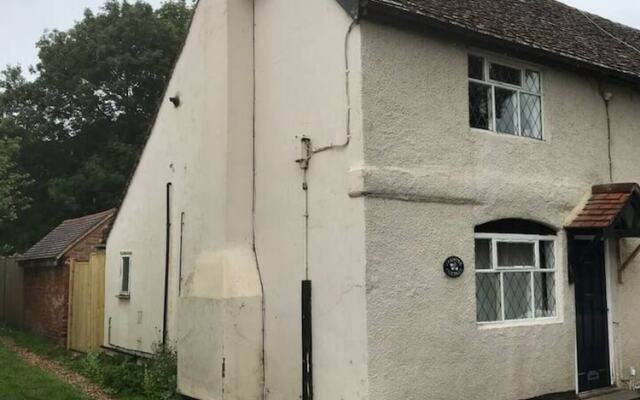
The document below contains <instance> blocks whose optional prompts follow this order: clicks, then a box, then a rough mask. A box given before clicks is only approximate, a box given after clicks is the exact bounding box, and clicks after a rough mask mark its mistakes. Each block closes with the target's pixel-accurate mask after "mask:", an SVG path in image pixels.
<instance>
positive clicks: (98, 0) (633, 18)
mask: <svg viewBox="0 0 640 400" xmlns="http://www.w3.org/2000/svg"><path fill="white" fill-rule="evenodd" d="M147 1H148V2H149V3H151V4H153V5H154V6H158V5H159V4H160V3H162V0H147ZM300 1H304V0H300ZM326 1H330V0H326ZM445 1H446V0H445ZM563 2H565V3H567V4H570V5H573V6H575V7H578V8H582V9H583V10H587V11H590V12H593V13H595V14H599V15H602V16H604V17H607V18H609V19H612V20H614V21H618V22H621V23H624V24H627V25H630V26H633V27H636V28H640V1H638V0H563ZM103 3H104V0H0V69H4V67H5V66H6V65H7V64H21V65H23V66H24V67H28V66H29V65H32V64H35V63H36V62H37V59H38V58H37V52H36V48H35V42H36V41H37V40H38V39H39V38H40V36H41V35H42V33H43V32H44V31H45V30H46V29H54V28H57V29H60V30H66V29H69V28H70V27H72V26H73V22H74V21H76V20H78V19H81V18H82V13H83V11H84V9H85V8H87V7H88V8H91V9H93V10H97V9H99V7H100V5H101V4H103Z"/></svg>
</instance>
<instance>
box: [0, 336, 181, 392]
mask: <svg viewBox="0 0 640 400" xmlns="http://www.w3.org/2000/svg"><path fill="white" fill-rule="evenodd" d="M0 336H8V337H11V338H13V340H14V341H15V343H16V344H17V345H18V346H20V347H23V348H25V349H27V350H29V351H30V352H32V353H34V354H37V355H38V356H40V357H43V358H47V359H49V360H52V361H55V362H57V363H59V364H61V365H62V366H64V367H65V368H67V369H70V370H73V371H76V372H78V373H80V374H81V375H83V376H85V377H86V378H88V379H89V380H91V381H92V382H94V383H96V384H98V385H99V386H101V387H102V388H103V389H104V391H105V392H106V393H109V394H111V395H113V396H114V397H116V398H118V399H120V400H143V399H153V400H177V399H179V396H178V395H177V393H176V374H177V359H176V353H175V351H174V350H172V349H161V348H158V349H157V350H156V351H155V353H154V355H153V356H152V357H150V358H148V359H143V358H138V357H132V356H123V355H115V356H108V355H106V354H104V353H89V354H80V353H76V352H72V351H69V350H67V349H65V348H64V347H62V346H57V345H54V344H52V343H50V342H49V341H47V340H46V339H45V338H42V337H40V336H38V335H34V334H31V333H25V332H21V331H16V330H13V329H9V328H6V327H1V326H0ZM1 365H2V364H1V363H0V366H1ZM0 368H2V367H0ZM0 382H1V380H0ZM0 399H2V397H1V396H0ZM70 399H73V398H72V397H70Z"/></svg>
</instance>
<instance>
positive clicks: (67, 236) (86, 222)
mask: <svg viewBox="0 0 640 400" xmlns="http://www.w3.org/2000/svg"><path fill="white" fill-rule="evenodd" d="M114 212H115V210H114V209H112V210H107V211H103V212H100V213H97V214H92V215H87V216H84V217H80V218H74V219H68V220H65V221H64V222H62V223H61V224H60V225H58V226H57V227H56V228H54V229H53V230H52V231H51V232H49V233H48V234H47V235H46V236H45V237H43V238H42V239H41V240H40V241H39V242H38V243H36V244H35V245H33V247H31V248H30V249H29V250H27V251H26V252H25V253H24V254H22V255H21V256H20V257H18V261H32V260H41V259H50V258H58V257H60V256H62V255H63V252H64V251H65V250H66V249H67V248H68V247H69V246H71V245H72V244H74V243H75V242H76V241H77V240H78V239H80V238H81V237H83V236H84V235H85V234H86V233H88V232H89V231H91V230H92V229H93V228H95V227H96V226H97V225H99V224H100V223H101V222H104V221H105V220H106V219H108V218H110V217H112V216H113V213H114Z"/></svg>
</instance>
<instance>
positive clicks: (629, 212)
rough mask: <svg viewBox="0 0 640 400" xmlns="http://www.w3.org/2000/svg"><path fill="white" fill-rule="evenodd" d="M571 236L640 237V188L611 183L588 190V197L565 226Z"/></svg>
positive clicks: (635, 184) (627, 184) (632, 184)
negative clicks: (589, 195)
mask: <svg viewBox="0 0 640 400" xmlns="http://www.w3.org/2000/svg"><path fill="white" fill-rule="evenodd" d="M565 228H566V229H567V230H568V231H570V232H571V233H573V234H599V235H598V236H601V237H602V238H606V237H612V236H614V237H618V238H623V237H640V186H638V184H637V183H613V184H609V185H596V186H593V187H592V188H591V197H590V198H589V200H588V201H587V203H586V204H585V206H584V207H583V208H582V210H580V212H579V213H578V215H577V216H576V218H575V219H574V220H573V221H571V223H569V224H568V225H567V226H566V227H565Z"/></svg>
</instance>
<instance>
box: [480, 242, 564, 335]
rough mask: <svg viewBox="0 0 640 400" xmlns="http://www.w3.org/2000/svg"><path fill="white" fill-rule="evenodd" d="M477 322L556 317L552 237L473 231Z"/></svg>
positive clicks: (553, 245)
mask: <svg viewBox="0 0 640 400" xmlns="http://www.w3.org/2000/svg"><path fill="white" fill-rule="evenodd" d="M475 250H476V260H475V264H476V302H477V308H476V316H477V320H478V322H481V323H486V322H508V321H522V320H537V319H544V318H551V317H555V316H556V265H555V236H542V235H522V234H504V233H476V240H475Z"/></svg>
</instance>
